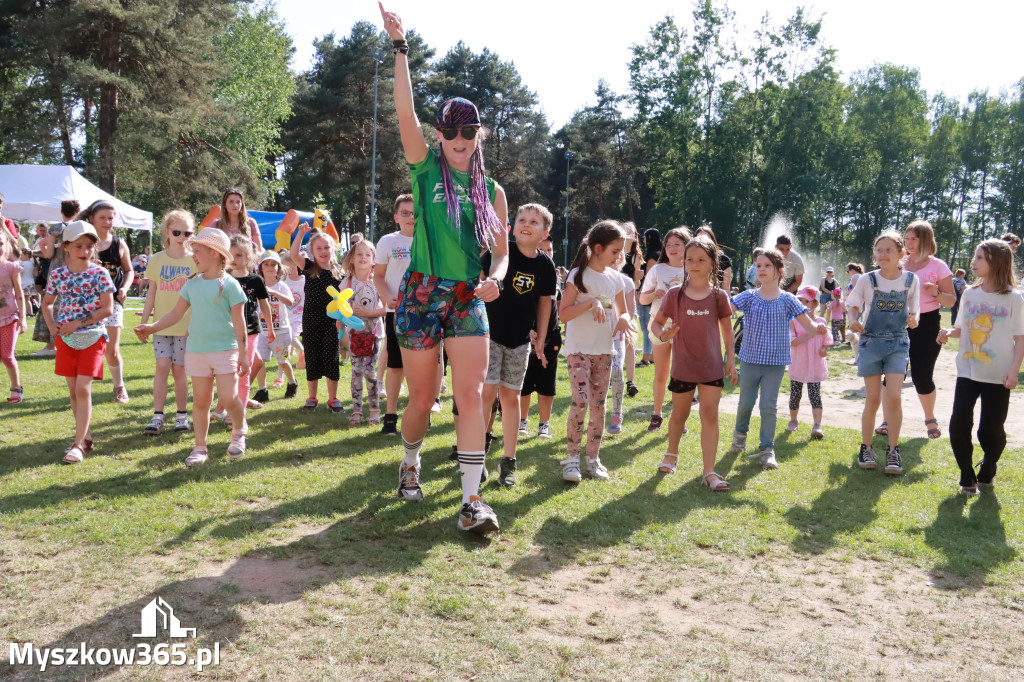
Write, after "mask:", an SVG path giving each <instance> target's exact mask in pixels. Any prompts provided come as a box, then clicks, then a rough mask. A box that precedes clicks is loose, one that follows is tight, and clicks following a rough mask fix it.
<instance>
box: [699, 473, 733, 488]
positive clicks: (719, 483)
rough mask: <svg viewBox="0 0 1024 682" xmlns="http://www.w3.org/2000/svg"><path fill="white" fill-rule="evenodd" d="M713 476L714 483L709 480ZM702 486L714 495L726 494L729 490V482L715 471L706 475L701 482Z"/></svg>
mask: <svg viewBox="0 0 1024 682" xmlns="http://www.w3.org/2000/svg"><path fill="white" fill-rule="evenodd" d="M712 476H714V477H715V479H714V480H713V481H711V480H709V479H710V478H711V477H712ZM700 484H701V485H702V486H704V487H705V488H707V489H708V490H710V491H711V492H713V493H724V492H727V491H728V490H729V481H727V480H725V479H724V478H722V477H721V476H720V475H719V474H718V473H716V472H714V471H712V472H711V473H708V474H704V478H703V479H702V480H701V482H700Z"/></svg>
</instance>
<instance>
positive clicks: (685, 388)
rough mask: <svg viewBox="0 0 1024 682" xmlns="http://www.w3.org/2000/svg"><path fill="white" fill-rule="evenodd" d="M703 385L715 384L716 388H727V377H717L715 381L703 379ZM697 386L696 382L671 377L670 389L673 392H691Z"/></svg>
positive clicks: (701, 383)
mask: <svg viewBox="0 0 1024 682" xmlns="http://www.w3.org/2000/svg"><path fill="white" fill-rule="evenodd" d="M700 385H701V386H714V387H715V388H725V377H722V378H721V379H715V380H714V381H701V382H700ZM696 388H697V384H696V383H690V382H689V381H679V380H678V379H670V380H669V382H668V390H670V391H671V392H672V393H691V392H693V391H694V390H695V389H696Z"/></svg>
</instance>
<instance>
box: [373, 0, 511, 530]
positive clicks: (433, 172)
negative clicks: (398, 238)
mask: <svg viewBox="0 0 1024 682" xmlns="http://www.w3.org/2000/svg"><path fill="white" fill-rule="evenodd" d="M380 12H381V16H382V17H383V19H384V28H385V29H386V30H387V32H388V34H389V35H390V36H391V38H392V40H393V41H394V52H395V107H396V109H397V110H398V126H399V132H400V133H401V137H402V147H403V149H404V151H405V160H406V161H407V162H408V163H409V169H410V173H411V175H412V195H413V205H414V213H415V220H416V227H415V229H414V231H413V240H412V247H411V258H410V262H409V269H408V271H407V272H406V274H405V276H404V278H403V280H402V283H401V285H400V286H399V292H398V306H397V308H396V310H395V331H396V335H397V337H398V343H399V346H400V347H401V350H402V365H403V367H404V368H405V378H406V382H407V383H408V386H409V404H408V406H407V407H406V410H405V414H404V415H403V418H402V440H403V444H404V446H405V458H404V459H403V461H402V465H401V468H400V470H399V485H398V496H399V498H400V499H403V500H409V501H418V500H422V499H423V491H422V490H421V489H420V484H419V472H420V447H421V446H422V444H423V436H424V435H425V434H426V431H427V426H428V419H429V415H430V408H431V406H432V405H433V404H434V398H435V397H436V394H437V362H438V352H439V349H440V343H439V341H440V340H441V339H442V338H443V339H444V345H445V350H446V351H447V353H448V358H449V362H451V365H452V388H453V395H454V398H455V403H456V404H457V405H458V409H459V415H460V416H459V423H458V427H457V428H456V447H457V449H458V458H459V470H460V471H461V474H462V508H461V510H460V512H459V518H458V527H459V529H460V530H467V531H469V530H471V531H475V532H479V533H483V532H487V531H492V530H497V529H498V519H497V517H496V516H495V514H494V511H493V510H491V508H490V507H489V506H487V505H486V504H484V502H483V500H481V499H480V495H479V488H480V474H481V471H482V470H483V466H484V411H483V398H482V392H483V382H484V377H485V375H486V373H487V361H488V339H489V327H488V324H487V313H486V309H485V308H484V303H485V302H486V301H493V300H494V299H496V298H497V297H498V294H499V293H500V282H501V280H502V278H504V276H505V271H506V269H507V267H508V234H507V233H506V224H507V222H508V204H507V202H506V200H505V192H504V190H502V188H501V187H500V186H499V185H498V184H497V183H496V182H494V181H493V180H492V179H490V178H488V177H486V174H485V172H484V157H483V149H482V146H481V145H482V142H481V133H482V130H481V122H480V114H479V112H478V111H477V108H476V106H474V105H473V103H472V102H470V101H469V100H466V99H462V98H460V97H456V98H454V99H450V100H448V101H446V102H443V103H442V104H441V106H440V107H439V108H438V111H437V116H436V118H435V120H434V128H435V130H436V133H435V134H436V136H437V142H438V144H439V146H440V149H439V151H436V152H435V151H434V150H433V149H431V148H430V147H429V146H428V145H427V141H426V138H425V137H424V136H423V129H422V128H421V127H420V123H419V121H418V120H417V118H416V111H415V109H414V107H413V99H412V81H411V79H410V76H409V61H408V57H407V55H408V52H409V44H408V43H407V42H406V40H405V29H404V27H403V26H402V19H401V17H399V16H398V15H397V14H395V13H393V12H387V11H385V10H384V6H383V4H381V5H380ZM488 247H490V249H491V268H490V272H489V273H488V277H487V278H481V275H482V274H483V273H482V266H481V260H480V254H481V251H482V250H483V249H485V248H488Z"/></svg>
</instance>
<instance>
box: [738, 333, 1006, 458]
mask: <svg viewBox="0 0 1024 682" xmlns="http://www.w3.org/2000/svg"><path fill="white" fill-rule="evenodd" d="M955 359H956V354H955V353H951V352H946V351H943V352H942V353H941V354H940V355H939V360H938V362H936V363H935V385H936V386H937V387H938V395H937V397H936V401H935V415H936V418H937V419H938V420H939V426H940V428H941V429H942V435H943V436H944V437H945V436H948V435H949V434H948V432H949V415H950V414H951V413H952V411H953V387H954V386H955V385H956V364H955ZM829 362H830V363H835V362H843V360H840V359H838V358H835V357H830V358H829ZM821 399H822V403H823V404H824V407H825V417H824V425H825V428H828V427H829V426H842V427H845V428H850V429H858V430H859V429H860V416H861V412H862V411H863V409H864V381H863V380H862V379H860V378H859V377H857V376H856V375H847V376H844V377H842V378H840V379H836V380H829V381H825V382H822V384H821ZM806 401H807V398H806V397H805V398H804V403H803V405H802V406H801V409H800V420H801V423H803V422H805V421H806V422H808V423H809V422H810V417H811V415H810V410H809V407H810V405H809V403H807V402H806ZM738 402H739V393H738V392H737V393H733V394H731V395H723V396H722V405H721V409H722V410H724V411H726V412H730V413H732V414H735V413H736V405H737V403H738ZM979 405H980V403H979ZM978 409H979V408H976V409H975V416H974V423H975V424H977V423H978ZM1015 415H1016V417H1015ZM754 416H757V407H755V408H754ZM1021 416H1024V392H1022V391H1014V392H1013V393H1012V394H1011V396H1010V411H1009V416H1008V417H1007V420H1006V422H1007V423H1006V440H1007V447H1011V448H1017V447H1024V429H1018V428H1014V424H1015V422H1014V419H1015V418H1017V419H1019V418H1021ZM881 418H882V415H881V410H879V415H878V421H879V422H881ZM788 422H789V394H780V395H779V428H780V429H781V428H784V427H785V425H786V423H788ZM903 433H904V434H906V435H907V436H908V437H913V438H916V437H918V436H924V435H925V430H924V412H922V411H921V403H920V401H918V399H917V393H916V392H915V391H914V385H913V384H912V383H911V382H910V380H909V379H908V380H907V381H906V383H904V384H903Z"/></svg>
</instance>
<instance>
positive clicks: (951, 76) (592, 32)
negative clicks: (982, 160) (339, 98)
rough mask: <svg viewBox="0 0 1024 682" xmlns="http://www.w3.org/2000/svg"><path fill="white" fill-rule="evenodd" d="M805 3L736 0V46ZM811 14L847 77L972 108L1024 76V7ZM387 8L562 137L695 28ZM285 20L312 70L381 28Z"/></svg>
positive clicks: (335, 4)
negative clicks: (909, 76) (976, 95)
mask: <svg viewBox="0 0 1024 682" xmlns="http://www.w3.org/2000/svg"><path fill="white" fill-rule="evenodd" d="M799 4H800V3H798V2H796V1H795V0H732V1H731V2H730V3H729V6H730V8H731V9H732V10H733V11H735V13H736V19H737V22H738V24H739V25H740V30H739V34H738V37H740V38H746V37H747V36H751V35H752V29H753V27H755V26H757V24H758V23H759V21H760V18H761V16H762V15H763V14H764V13H765V12H768V13H769V14H770V15H771V17H772V19H773V20H774V21H775V22H776V23H781V22H782V21H784V20H785V18H786V17H788V16H789V15H791V14H792V12H793V10H794V8H795V7H797V6H798V5H799ZM804 6H805V7H806V8H807V9H808V11H809V14H810V16H812V17H817V16H818V15H821V14H824V15H825V21H824V28H823V39H824V42H825V43H826V44H829V45H831V46H833V47H835V48H836V49H837V51H838V67H839V69H840V71H841V72H843V74H844V75H846V76H848V75H849V74H850V73H852V72H854V71H858V70H862V69H865V68H867V67H869V66H871V64H872V63H874V62H893V63H896V64H900V65H904V66H912V67H916V68H918V69H919V70H920V71H921V80H922V84H923V86H924V88H925V89H926V90H927V91H928V94H929V95H932V94H934V93H935V92H937V91H940V90H941V91H943V92H945V93H946V94H949V95H953V96H957V97H960V98H962V99H963V98H966V96H967V94H968V93H969V92H971V90H973V89H988V90H990V91H991V92H993V93H996V92H998V91H999V90H1000V89H1001V88H1010V87H1011V86H1012V85H1013V84H1014V83H1016V82H1017V81H1018V80H1020V79H1021V78H1024V59H1022V58H1021V54H1020V49H1019V44H1020V32H1021V30H1022V27H1024V3H1021V2H1014V1H1012V0H974V1H973V2H956V3H954V2H948V1H947V0H936V1H934V2H930V3H924V2H920V0H861V1H860V2H852V1H850V0H832V1H829V2H818V3H816V4H806V5H804ZM385 7H387V8H388V9H389V10H391V11H397V12H398V13H399V14H401V15H402V18H403V20H404V21H405V24H406V26H407V27H411V28H415V29H416V30H417V31H418V32H419V33H420V34H421V35H423V37H424V39H425V40H426V41H427V43H428V44H430V45H431V46H432V47H434V48H435V49H436V50H437V51H438V53H439V54H444V52H445V51H447V49H448V48H450V47H451V46H453V45H455V44H456V43H457V42H458V41H459V40H464V41H465V42H466V44H467V45H469V47H470V48H472V49H473V50H475V51H480V50H482V49H483V48H484V47H487V48H490V49H491V50H492V51H494V52H496V53H497V54H498V55H499V56H500V57H501V59H503V60H505V61H512V62H513V63H514V64H515V65H516V68H517V69H518V70H519V72H520V74H521V75H522V77H523V81H524V82H525V83H526V85H527V87H529V88H530V89H531V90H533V91H534V92H536V93H537V96H538V98H539V100H540V104H541V106H542V108H543V109H544V111H545V113H546V114H547V116H548V120H549V122H550V123H551V124H552V126H553V127H554V128H557V127H558V126H561V125H562V124H564V123H565V122H566V121H568V120H569V118H570V117H571V116H572V114H573V112H575V111H576V110H577V109H579V108H581V107H583V106H586V105H587V104H588V103H592V102H593V92H594V88H595V87H596V85H597V82H598V79H599V78H604V79H605V80H606V81H608V83H609V84H610V85H611V87H612V89H613V90H615V91H616V92H625V91H626V90H627V86H628V78H629V73H628V63H629V59H630V46H631V45H632V44H634V43H638V42H643V41H644V40H645V39H646V37H647V36H648V34H649V31H650V27H651V26H652V25H654V23H656V22H657V21H658V20H659V19H660V18H662V17H664V16H665V15H666V14H673V15H674V16H675V17H676V19H677V21H678V23H679V24H680V25H683V26H688V25H689V17H690V13H691V10H692V3H689V2H680V1H678V0H677V1H676V2H668V1H665V0H632V1H630V2H575V1H569V2H567V1H564V0H517V1H515V2H502V3H495V2H467V3H456V4H450V3H449V4H445V3H435V2H424V1H423V0H392V1H391V2H387V3H385ZM278 12H279V13H280V15H281V17H282V18H283V19H284V20H285V22H286V24H287V26H288V30H289V32H290V33H291V35H292V37H293V39H294V40H295V47H296V49H297V52H296V55H295V61H294V67H295V68H296V70H304V69H306V68H307V67H308V66H309V64H310V61H311V59H312V55H313V48H312V41H313V40H314V39H315V38H317V37H320V36H322V35H324V34H326V33H328V32H330V31H334V32H335V33H336V34H337V35H339V36H342V35H346V34H347V33H348V32H349V30H350V28H351V27H352V24H354V23H355V22H356V21H358V20H360V19H365V20H368V21H372V22H374V23H375V24H377V25H380V13H379V11H378V9H377V2H376V0H333V1H328V0H279V2H278Z"/></svg>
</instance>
